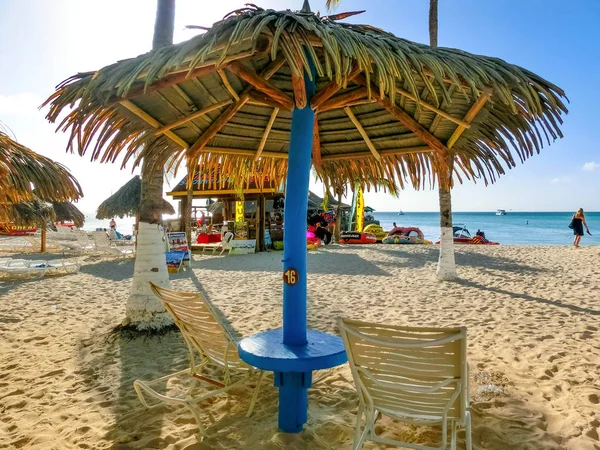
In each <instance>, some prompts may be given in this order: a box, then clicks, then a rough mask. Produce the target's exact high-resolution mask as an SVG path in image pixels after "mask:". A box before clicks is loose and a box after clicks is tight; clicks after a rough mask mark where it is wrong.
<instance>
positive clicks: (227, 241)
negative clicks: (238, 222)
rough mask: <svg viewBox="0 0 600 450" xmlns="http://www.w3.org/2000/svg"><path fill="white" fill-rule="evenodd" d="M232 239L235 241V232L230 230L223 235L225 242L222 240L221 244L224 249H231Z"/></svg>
mask: <svg viewBox="0 0 600 450" xmlns="http://www.w3.org/2000/svg"><path fill="white" fill-rule="evenodd" d="M231 241H233V233H232V232H231V231H228V232H227V233H225V236H223V242H221V246H222V247H223V249H224V250H231Z"/></svg>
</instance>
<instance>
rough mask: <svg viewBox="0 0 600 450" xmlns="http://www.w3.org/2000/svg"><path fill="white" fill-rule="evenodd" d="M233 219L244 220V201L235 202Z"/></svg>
mask: <svg viewBox="0 0 600 450" xmlns="http://www.w3.org/2000/svg"><path fill="white" fill-rule="evenodd" d="M235 221H236V222H243V221H244V202H243V201H241V202H240V201H237V202H235Z"/></svg>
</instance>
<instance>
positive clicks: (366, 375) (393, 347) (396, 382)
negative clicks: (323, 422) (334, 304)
mask: <svg viewBox="0 0 600 450" xmlns="http://www.w3.org/2000/svg"><path fill="white" fill-rule="evenodd" d="M338 326H339V329H340V334H341V336H342V339H343V340H344V345H345V347H346V353H347V354H348V363H349V364H350V369H351V370H352V376H353V378H354V383H355V384H356V387H357V391H358V398H359V408H358V418H357V423H356V431H355V435H354V447H353V448H354V449H355V450H357V449H360V448H361V447H362V445H363V442H364V441H366V440H369V441H375V442H380V443H383V444H386V445H394V446H398V447H407V448H414V449H422V450H443V449H445V448H446V447H447V440H448V438H447V435H448V433H447V431H448V428H450V432H451V443H450V448H451V449H452V450H454V449H456V433H457V430H458V429H459V428H464V429H465V433H466V448H467V450H471V416H470V412H469V371H468V366H467V360H466V350H467V347H466V337H467V331H466V328H464V327H463V328H413V327H401V326H394V325H385V324H376V323H367V322H359V321H355V320H348V319H342V318H339V319H338ZM379 413H381V414H383V415H386V416H388V417H390V418H392V419H394V420H398V421H401V422H405V423H410V424H415V425H430V426H431V425H433V426H441V427H442V442H441V444H440V446H439V447H429V446H427V445H420V444H416V443H412V442H401V441H397V440H393V439H390V438H387V437H383V436H378V435H377V434H376V433H375V421H376V420H377V417H378V415H379Z"/></svg>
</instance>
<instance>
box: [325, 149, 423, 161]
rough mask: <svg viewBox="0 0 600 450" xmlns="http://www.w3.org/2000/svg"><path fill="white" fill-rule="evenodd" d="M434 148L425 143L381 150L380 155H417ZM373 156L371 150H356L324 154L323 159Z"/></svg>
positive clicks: (336, 159)
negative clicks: (418, 145)
mask: <svg viewBox="0 0 600 450" xmlns="http://www.w3.org/2000/svg"><path fill="white" fill-rule="evenodd" d="M432 152H434V150H433V149H431V148H429V147H427V146H425V145H423V146H420V147H406V148H397V149H388V150H379V155H380V156H382V157H384V156H398V155H416V154H419V153H432ZM371 156H373V155H372V154H371V152H354V153H336V154H333V155H323V157H322V159H323V161H324V162H329V161H343V160H346V159H364V158H370V157H371Z"/></svg>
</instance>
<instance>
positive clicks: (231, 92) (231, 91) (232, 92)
mask: <svg viewBox="0 0 600 450" xmlns="http://www.w3.org/2000/svg"><path fill="white" fill-rule="evenodd" d="M217 73H218V74H219V77H220V78H221V81H222V82H223V85H224V86H225V89H227V92H229V95H231V96H232V97H233V98H234V99H235V101H238V100H239V99H240V96H239V95H238V93H237V92H235V89H233V87H232V86H231V83H230V82H229V80H228V79H227V75H225V72H223V71H222V70H217Z"/></svg>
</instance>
